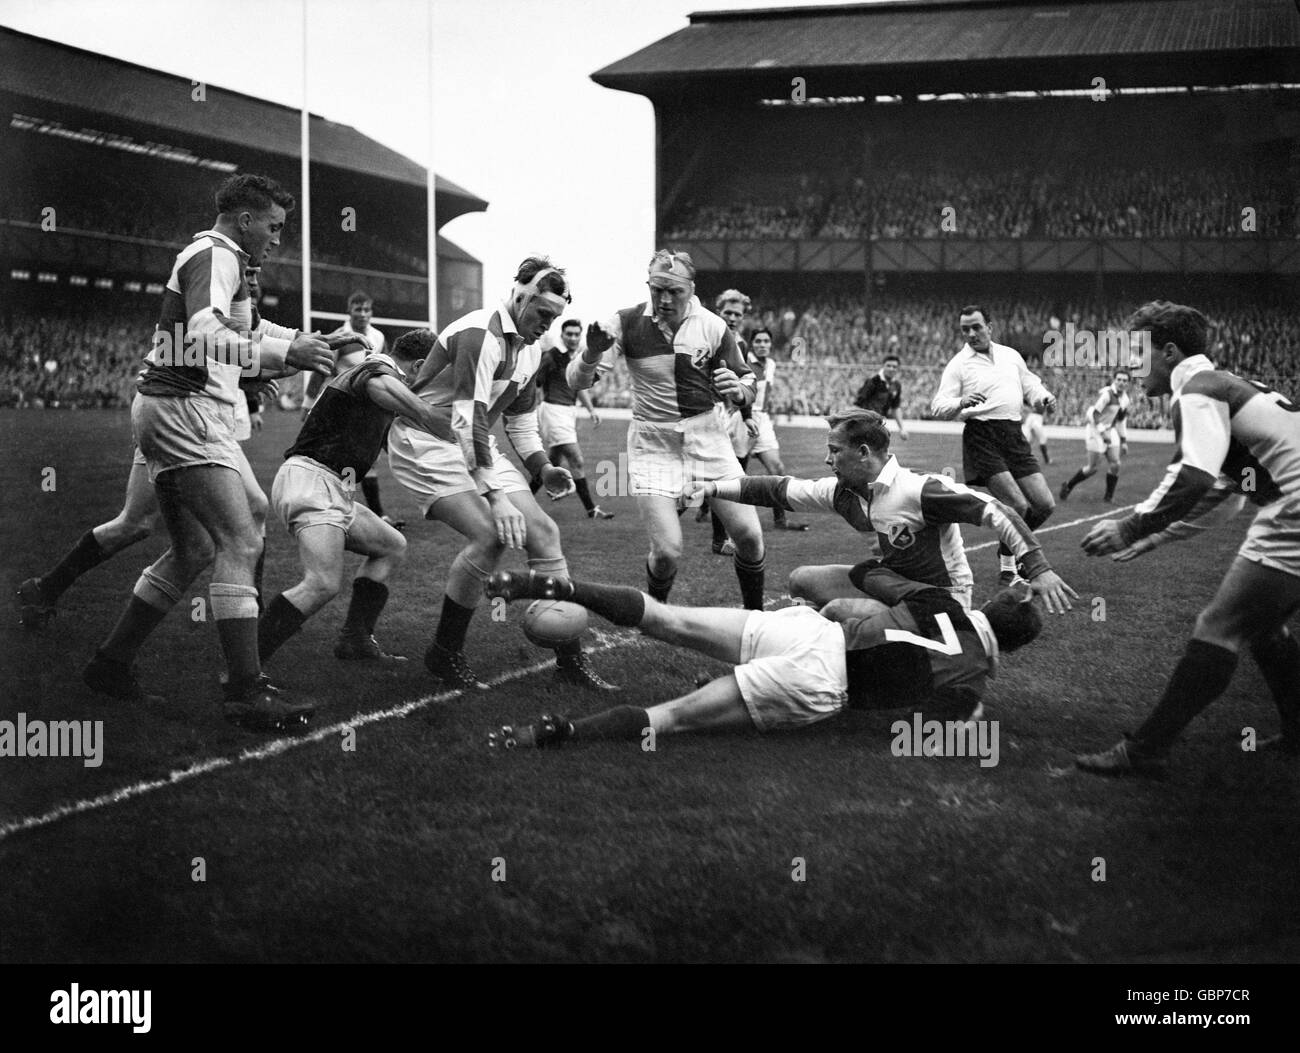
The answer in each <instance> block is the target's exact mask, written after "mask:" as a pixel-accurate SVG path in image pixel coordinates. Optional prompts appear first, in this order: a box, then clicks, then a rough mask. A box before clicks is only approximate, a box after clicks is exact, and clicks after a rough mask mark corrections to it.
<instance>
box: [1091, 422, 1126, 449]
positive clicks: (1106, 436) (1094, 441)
mask: <svg viewBox="0 0 1300 1053" xmlns="http://www.w3.org/2000/svg"><path fill="white" fill-rule="evenodd" d="M1119 444H1120V437H1119V429H1118V428H1107V429H1106V430H1105V431H1098V430H1097V428H1096V426H1095V425H1093V424H1088V425H1086V426H1085V427H1084V429H1083V446H1084V449H1086V450H1087V451H1088V452H1089V453H1105V452H1106V451H1107V450H1114V451H1115V452H1116V453H1119Z"/></svg>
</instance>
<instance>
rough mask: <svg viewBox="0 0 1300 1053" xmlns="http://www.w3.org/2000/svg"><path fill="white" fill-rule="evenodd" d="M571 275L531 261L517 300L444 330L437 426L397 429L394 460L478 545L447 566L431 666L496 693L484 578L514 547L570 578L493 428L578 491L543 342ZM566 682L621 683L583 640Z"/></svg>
mask: <svg viewBox="0 0 1300 1053" xmlns="http://www.w3.org/2000/svg"><path fill="white" fill-rule="evenodd" d="M569 299H570V297H569V282H568V279H567V278H565V276H564V271H563V270H561V269H559V268H558V267H553V266H552V265H551V263H550V261H549V260H548V259H547V258H546V257H544V256H530V257H528V258H527V259H526V260H524V261H523V262H522V263H521V264H520V265H519V269H518V271H517V272H516V273H515V281H514V286H513V287H512V289H511V291H510V295H509V296H508V297H507V298H506V299H505V300H504V301H503V302H501V303H500V304H499V305H497V306H496V307H485V308H483V309H481V310H478V311H471V312H470V313H469V314H467V315H465V316H464V317H463V318H460V319H458V320H457V321H455V322H453V323H452V324H451V325H449V326H448V327H447V328H446V329H444V330H443V331H442V332H441V333H439V334H438V339H437V342H436V343H435V345H434V347H433V350H432V351H430V352H429V354H428V356H427V357H426V358H425V361H424V365H423V366H422V367H421V368H420V371H419V374H418V376H416V378H415V381H414V383H413V384H412V385H411V390H412V391H413V392H414V393H415V394H416V395H418V396H419V398H420V399H421V400H422V401H424V402H425V403H426V404H427V405H428V406H429V408H430V410H431V412H432V413H433V424H432V426H431V427H430V428H429V429H428V430H427V431H426V430H421V429H419V428H416V427H414V426H413V425H411V424H410V423H409V422H408V421H406V420H404V419H403V418H401V417H399V418H397V420H395V421H394V422H393V426H392V428H391V429H390V431H389V435H388V464H389V468H390V469H391V470H392V472H393V476H394V478H396V479H397V481H398V482H400V483H401V484H402V485H403V486H405V487H406V489H407V490H409V491H410V493H411V495H412V496H413V497H415V499H416V500H417V501H418V502H419V503H420V508H421V510H422V512H423V513H424V517H425V518H426V519H434V520H437V521H438V522H441V523H446V524H447V525H448V526H449V527H451V528H452V529H453V530H455V531H456V532H457V533H459V534H460V535H461V536H462V537H464V538H465V540H466V545H465V547H464V548H463V549H461V550H460V553H459V554H458V555H457V556H456V559H455V560H454V561H453V562H452V564H451V567H450V568H449V569H448V571H447V585H446V591H445V593H444V595H443V601H442V613H441V616H440V617H439V619H438V627H437V629H436V630H435V634H434V637H433V640H432V641H431V642H430V644H429V647H428V649H427V650H426V651H425V654H424V665H425V668H426V669H428V670H429V672H430V673H431V674H432V675H433V676H435V677H437V678H438V679H439V680H441V681H443V682H444V683H445V684H447V685H448V686H450V687H453V688H458V689H461V690H467V691H475V690H479V691H481V690H485V689H486V688H487V684H485V683H483V682H482V681H480V680H479V679H478V677H477V676H476V675H475V673H474V671H473V669H471V668H470V666H469V663H468V662H467V660H466V658H465V650H464V649H465V639H466V637H467V636H468V634H469V625H470V621H471V619H472V618H473V617H474V611H475V610H476V609H477V607H478V605H479V601H480V600H481V599H482V598H483V585H484V583H485V582H486V581H487V579H488V578H489V576H490V575H491V574H492V572H493V571H494V570H496V567H497V563H498V562H499V561H500V559H501V556H502V555H503V554H504V552H505V550H506V549H507V548H522V549H524V550H525V551H526V552H527V553H528V565H529V567H531V568H533V569H534V570H537V571H539V572H542V573H546V574H550V575H553V576H555V577H559V578H567V577H568V575H569V565H568V563H567V561H566V560H565V558H564V550H563V549H562V548H561V546H560V529H559V527H557V526H556V525H555V520H553V519H552V518H551V517H550V516H548V515H547V514H546V513H545V512H543V511H542V509H541V508H540V507H539V506H538V504H537V499H536V498H535V497H533V495H532V492H531V490H530V489H529V486H528V480H527V479H526V478H525V477H524V475H523V474H522V473H521V472H520V471H519V469H518V468H516V467H515V466H514V465H513V464H511V462H510V461H508V460H506V458H505V457H504V456H503V455H502V453H501V451H500V450H498V449H497V446H496V440H495V439H494V438H493V437H492V426H493V425H494V424H495V423H496V422H497V420H498V418H503V419H504V421H505V431H506V435H507V436H508V437H509V439H510V442H511V445H513V446H514V448H515V453H517V454H518V455H519V459H520V460H521V461H523V463H524V468H525V470H526V471H527V472H528V474H529V475H532V476H539V475H540V477H541V479H542V483H543V485H544V486H545V487H546V489H547V491H548V492H549V493H550V494H551V496H552V498H560V497H563V496H565V495H566V494H570V493H572V492H573V478H572V476H570V475H569V473H568V471H567V470H565V469H564V468H558V467H556V466H555V465H553V464H551V462H550V460H549V458H547V456H546V451H545V450H544V449H543V448H542V440H541V436H540V435H539V434H538V428H537V412H536V410H537V394H538V391H537V384H536V383H535V379H534V378H535V377H536V375H537V369H538V364H539V362H540V357H541V351H540V348H539V347H538V346H537V341H538V339H539V338H540V337H541V336H542V334H544V333H545V332H546V331H547V329H549V328H550V327H551V325H552V324H553V323H554V322H555V320H556V319H557V318H558V317H559V316H560V315H561V314H562V313H563V312H564V309H565V306H566V305H567V304H568V303H569ZM555 658H556V674H555V675H556V679H557V680H560V681H561V682H564V683H568V684H573V685H577V686H582V687H591V688H596V689H599V690H615V689H614V688H613V687H612V686H611V685H610V684H607V683H606V682H605V681H604V680H602V679H601V678H600V677H599V676H597V675H596V673H595V671H594V670H593V669H592V668H591V665H590V663H589V661H588V659H587V656H586V654H584V653H583V651H582V648H581V645H580V644H579V643H578V642H577V641H574V642H573V643H572V644H566V645H564V646H563V647H559V648H557V649H556V655H555Z"/></svg>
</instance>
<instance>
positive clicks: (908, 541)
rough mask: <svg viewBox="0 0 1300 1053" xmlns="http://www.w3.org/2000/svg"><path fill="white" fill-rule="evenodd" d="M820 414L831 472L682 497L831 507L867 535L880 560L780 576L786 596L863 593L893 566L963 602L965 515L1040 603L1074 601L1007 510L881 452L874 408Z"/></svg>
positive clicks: (967, 573) (700, 488) (966, 594)
mask: <svg viewBox="0 0 1300 1053" xmlns="http://www.w3.org/2000/svg"><path fill="white" fill-rule="evenodd" d="M827 419H828V421H829V423H830V426H831V431H830V435H828V436H827V439H826V451H827V452H826V466H827V467H828V468H830V469H831V471H832V472H833V473H834V478H831V479H816V480H810V479H794V478H791V477H790V476H785V477H783V478H776V477H774V476H761V475H751V476H744V477H742V478H739V479H726V480H722V481H719V482H711V483H695V484H693V485H692V486H691V488H690V493H691V494H692V495H694V494H700V493H703V494H706V495H709V496H713V495H717V496H718V497H721V498H724V499H726V500H729V501H739V502H741V503H742V504H751V505H771V506H779V507H782V508H786V509H789V510H790V511H794V512H834V513H836V514H838V515H839V516H841V517H842V518H843V519H844V520H845V521H846V522H847V523H848V524H849V525H850V526H851V527H853V529H854V530H857V531H858V532H859V533H863V534H868V535H874V540H875V541H876V542H877V543H878V544H879V551H880V552H882V553H884V556H883V558H881V559H875V558H873V559H868V560H866V561H864V562H862V563H859V564H858V565H857V566H849V565H847V564H845V565H838V566H828V567H799V568H797V569H796V570H795V571H794V573H793V574H791V575H790V595H791V596H793V597H795V598H796V599H805V600H807V601H809V602H810V603H812V604H814V605H816V606H818V607H821V606H823V605H824V604H826V603H829V602H830V601H831V600H835V599H841V598H854V597H860V596H862V594H863V593H864V592H867V593H868V594H869V593H870V591H871V590H870V589H869V587H868V586H867V584H866V583H867V582H868V580H869V579H870V578H871V576H872V575H875V574H885V575H889V574H899V575H902V576H903V577H904V578H908V579H910V580H912V581H916V582H920V583H921V584H923V585H933V586H936V587H938V588H942V589H946V590H948V591H949V592H951V593H952V594H953V596H954V597H955V598H956V599H957V600H958V601H959V602H960V603H961V604H962V606H964V607H969V606H970V605H971V593H972V591H973V589H974V577H973V576H972V574H971V569H970V564H969V563H967V561H966V553H965V550H964V549H963V547H962V536H961V529H960V527H959V526H958V525H957V524H959V523H971V524H973V525H975V526H985V527H988V528H989V529H991V530H995V531H996V532H997V534H998V537H999V538H1000V539H1001V540H1002V543H1003V544H1004V545H1006V546H1007V547H1008V548H1009V549H1010V550H1011V551H1012V552H1014V553H1015V556H1016V559H1017V560H1018V561H1019V562H1020V565H1021V567H1022V568H1023V570H1024V573H1025V576H1026V578H1027V579H1028V580H1029V583H1030V587H1031V588H1032V589H1033V591H1034V592H1035V593H1037V594H1038V595H1040V596H1041V597H1042V598H1043V603H1044V604H1045V605H1046V607H1047V609H1048V611H1050V612H1052V613H1054V614H1064V613H1065V612H1066V611H1067V610H1069V609H1070V597H1075V598H1076V599H1077V594H1076V593H1075V591H1074V590H1073V589H1071V588H1070V586H1069V585H1067V584H1066V583H1065V582H1064V581H1062V580H1061V578H1060V577H1059V576H1058V575H1057V574H1056V572H1055V571H1053V570H1052V568H1051V567H1050V566H1049V565H1048V562H1047V559H1046V557H1044V555H1043V549H1042V545H1041V544H1040V543H1039V541H1038V539H1037V538H1036V537H1034V535H1033V533H1032V532H1031V531H1030V529H1029V527H1027V526H1026V525H1025V523H1024V520H1022V519H1021V518H1020V517H1019V516H1018V515H1016V513H1015V512H1013V511H1012V510H1011V509H1010V508H1008V507H1007V506H1006V505H1004V504H1002V502H1000V501H997V500H995V499H994V498H992V497H990V496H988V495H987V494H981V493H976V492H975V491H974V490H971V489H970V488H969V487H965V486H962V485H961V484H960V483H955V482H953V481H952V480H951V479H949V478H948V477H947V476H944V475H930V474H923V473H920V472H914V471H912V470H910V469H908V468H904V467H902V466H901V465H900V464H899V463H898V461H897V459H896V458H895V457H894V455H893V454H892V453H890V452H889V429H888V428H887V427H886V426H885V418H884V417H882V416H881V415H880V414H879V413H874V412H872V411H871V410H861V409H855V410H848V411H847V412H845V413H841V414H839V415H837V416H834V417H829V418H827Z"/></svg>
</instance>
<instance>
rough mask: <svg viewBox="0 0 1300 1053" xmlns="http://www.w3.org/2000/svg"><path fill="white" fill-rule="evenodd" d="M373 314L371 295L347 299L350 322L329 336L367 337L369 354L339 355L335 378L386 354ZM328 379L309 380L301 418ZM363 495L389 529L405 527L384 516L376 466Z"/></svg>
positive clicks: (358, 294)
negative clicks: (373, 356) (367, 359)
mask: <svg viewBox="0 0 1300 1053" xmlns="http://www.w3.org/2000/svg"><path fill="white" fill-rule="evenodd" d="M374 313H375V302H374V300H373V299H371V297H370V294H369V293H366V292H360V291H357V292H354V293H353V294H352V295H351V296H349V297H348V317H347V320H346V321H345V322H344V323H343V324H342V325H341V326H339V327H338V328H337V329H336V330H334V332H333V333H331V334H330V335H331V336H341V335H344V334H347V333H356V334H357V335H358V336H361V337H364V338H365V341H366V343H367V344H368V345H369V351H368V350H367V349H366V348H364V347H362V348H360V349H358V350H356V351H349V352H347V353H345V354H340V355H339V361H338V365H337V366H335V368H334V375H335V376H338V375H339V374H340V373H344V372H346V371H347V370H349V369H351V368H352V367H353V366H356V365H359V364H360V363H361V360H362V359H363V358H365V357H366V355H367V354H368V353H369V352H370V351H373V352H376V353H379V354H383V352H384V350H385V349H386V348H387V346H388V342H387V339H386V338H385V337H384V334H383V331H382V330H380V329H379V328H378V327H377V326H373V325H371V324H370V319H371V318H373V317H374ZM326 379H328V378H323V377H321V376H319V375H318V374H312V375H311V376H309V377H308V378H307V388H306V393H305V395H304V396H303V400H302V415H303V416H304V417H306V416H307V414H308V413H310V412H311V409H312V407H313V406H314V405H315V404H316V400H317V399H318V398H319V397H320V392H321V391H322V390H323V389H324V386H325V380H326ZM361 493H362V496H364V497H365V499H366V504H368V505H369V506H370V510H371V511H372V512H374V513H375V515H377V516H379V517H380V518H381V519H382V520H383V521H384V522H385V523H387V524H389V526H392V527H395V528H397V529H398V530H401V529H402V527H404V526H406V524H405V523H404V522H402V521H401V520H397V519H393V518H392V517H391V516H387V515H385V514H384V504H383V502H382V501H381V500H380V498H379V473H378V472H377V471H376V470H375V469H374V467H371V469H370V471H368V472H367V473H366V477H365V478H364V479H362V480H361Z"/></svg>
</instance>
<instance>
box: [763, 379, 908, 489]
mask: <svg viewBox="0 0 1300 1053" xmlns="http://www.w3.org/2000/svg"><path fill="white" fill-rule="evenodd" d="M899 365H900V360H899V357H898V356H897V355H892V354H891V355H886V356H885V358H884V361H883V362H882V363H881V365H880V372H879V373H873V374H872V375H871V376H869V377H867V380H866V383H864V384H863V385H862V387H860V388H858V393H857V395H856V396H855V397H854V399H853V405H855V406H857V407H858V408H859V409H864V410H871V411H872V412H873V413H879V414H880V415H881V416H882V417H893V418H894V423H895V424H897V425H898V437H899V438H900V439H902V440H903V441H904V442H907V440H908V434H907V426H906V425H905V424H904V423H903V385H902V383H901V382H900V381H899V379H898V367H899ZM773 474H778V473H773Z"/></svg>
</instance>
